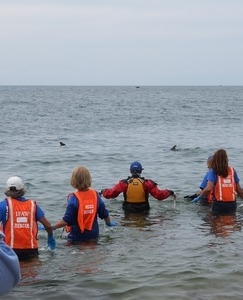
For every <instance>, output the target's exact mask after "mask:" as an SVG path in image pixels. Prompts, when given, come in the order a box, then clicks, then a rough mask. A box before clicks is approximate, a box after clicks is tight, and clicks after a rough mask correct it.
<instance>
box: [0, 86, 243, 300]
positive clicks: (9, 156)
mask: <svg viewBox="0 0 243 300" xmlns="http://www.w3.org/2000/svg"><path fill="white" fill-rule="evenodd" d="M0 105H1V118H0V133H1V135H0V136H1V140H0V142H1V147H0V157H1V168H0V188H1V190H2V198H4V194H3V191H4V187H5V182H6V180H7V179H8V178H9V177H10V176H13V175H18V176H21V177H22V178H23V180H24V181H25V183H26V186H27V188H28V190H27V194H26V196H28V197H30V198H32V199H35V200H36V201H37V202H38V203H39V205H40V206H41V207H42V209H43V210H44V211H45V213H46V216H47V218H48V219H49V220H50V222H51V223H54V222H56V221H58V220H59V219H61V218H62V216H63V213H64V211H65V205H66V197H67V195H68V193H69V192H71V191H72V188H71V186H70V184H69V179H70V175H71V172H72V170H73V169H74V168H75V167H76V166H77V165H84V166H86V167H87V168H88V169H89V170H90V172H91V175H92V178H93V188H95V189H97V190H101V189H103V188H108V187H112V186H113V185H114V184H115V183H116V182H117V181H118V180H119V179H122V178H126V177H127V176H128V175H129V165H130V163H131V162H132V161H134V160H139V161H140V162H141V163H142V165H143V167H144V171H143V175H144V176H145V177H147V178H151V179H153V180H154V181H156V182H157V183H158V185H159V187H160V188H161V189H163V188H165V189H166V188H167V189H171V190H174V191H175V192H176V194H177V201H176V202H174V201H173V199H172V198H169V199H167V200H166V201H157V200H156V199H154V198H153V197H150V205H151V211H150V214H149V215H148V216H147V217H142V216H130V217H126V216H124V214H123V211H122V195H120V196H119V197H117V198H116V199H112V200H106V199H104V201H105V203H106V206H107V208H108V209H109V211H110V215H111V218H112V219H113V220H115V221H116V222H117V223H118V226H117V227H113V228H109V227H106V226H105V225H104V222H103V221H102V220H100V221H99V222H100V238H99V240H98V242H97V243H87V244H84V245H80V246H71V247H67V246H65V245H64V244H65V239H66V234H65V233H64V232H63V231H62V229H59V230H56V231H55V237H56V241H57V248H56V251H55V253H54V254H53V253H50V252H49V251H48V250H47V248H46V238H47V235H46V234H45V232H40V233H39V246H40V256H39V258H38V259H36V260H33V261H28V262H21V274H22V279H21V282H20V283H19V285H18V286H17V287H16V288H15V289H14V290H13V291H12V292H11V293H10V294H9V295H6V296H5V297H3V298H4V299H60V298H61V297H62V298H63V299H80V298H82V299H102V300H110V299H125V300H134V299H148V298H149V299H153V300H154V299H155V300H157V299H166V300H172V299H195V300H204V299H205V300H206V299H214V300H216V299H221V300H222V299H234V300H237V299H242V297H243V287H242V276H243V266H242V264H241V261H242V260H243V250H242V249H243V234H242V230H241V229H242V222H243V220H242V216H243V208H241V207H238V209H237V213H236V216H234V217H219V218H215V219H214V218H212V217H211V215H210V208H208V207H204V206H201V205H200V204H192V203H190V202H189V201H188V200H186V199H184V196H185V195H187V194H192V193H194V192H196V191H197V190H198V186H199V184H200V183H201V180H202V178H203V176H204V174H205V173H206V171H207V169H206V159H207V157H208V156H209V155H211V154H213V153H214V151H216V150H217V149H219V148H224V149H226V150H227V153H228V156H229V162H230V164H231V165H232V166H234V167H235V169H236V171H237V173H238V176H239V177H240V179H242V178H243V163H242V158H243V150H242V148H243V123H242V113H243V87H240V86H231V87H229V86H214V87H213V86H210V87H203V86H200V87H195V86H192V87H189V86H187V87H183V86H181V87H163V86H161V87H159V86H155V87H154V86H153V87H152V86H151V87H149V86H140V87H139V88H138V87H135V86H126V87H125V86H118V87H115V86H114V87H105V86H97V87H95V86H90V87H78V86H74V87H71V86H62V87H60V86H58V87H54V86H48V87H45V86H37V87H34V86H26V87H25V86H17V87H14V86H1V87H0ZM60 141H62V142H63V143H65V144H66V146H64V147H60V144H59V143H60ZM174 145H177V150H178V151H170V148H171V147H172V146H174ZM242 185H243V183H242ZM242 201H243V200H241V199H238V203H239V204H241V203H243V202H242Z"/></svg>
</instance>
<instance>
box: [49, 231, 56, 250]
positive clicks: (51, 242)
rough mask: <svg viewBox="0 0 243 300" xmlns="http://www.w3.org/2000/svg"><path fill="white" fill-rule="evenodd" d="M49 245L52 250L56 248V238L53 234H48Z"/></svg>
mask: <svg viewBox="0 0 243 300" xmlns="http://www.w3.org/2000/svg"><path fill="white" fill-rule="evenodd" d="M47 245H48V248H49V249H50V250H51V251H54V250H55V249H56V240H55V239H54V237H53V235H49V234H48V238H47Z"/></svg>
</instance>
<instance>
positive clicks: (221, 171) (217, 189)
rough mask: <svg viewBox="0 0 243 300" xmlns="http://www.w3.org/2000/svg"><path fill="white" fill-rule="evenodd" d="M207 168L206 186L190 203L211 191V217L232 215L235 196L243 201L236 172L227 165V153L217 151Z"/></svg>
mask: <svg viewBox="0 0 243 300" xmlns="http://www.w3.org/2000/svg"><path fill="white" fill-rule="evenodd" d="M209 167H210V169H209V172H208V181H207V185H206V187H205V188H204V189H203V190H202V193H201V194H200V195H199V196H198V197H197V198H195V199H193V200H192V202H198V201H199V200H200V199H201V198H202V197H203V196H206V197H207V196H208V194H209V193H210V192H211V191H212V193H213V196H212V213H213V215H220V214H228V213H234V212H235V211H236V208H237V204H236V196H237V194H238V195H239V196H240V197H241V198H242V199H243V191H242V189H241V186H240V183H239V182H240V180H239V177H238V175H237V172H236V171H235V169H234V168H233V167H230V166H229V165H228V156H227V152H226V151H225V150H224V149H219V150H217V151H216V152H215V153H214V155H213V158H212V160H211V161H210V163H209Z"/></svg>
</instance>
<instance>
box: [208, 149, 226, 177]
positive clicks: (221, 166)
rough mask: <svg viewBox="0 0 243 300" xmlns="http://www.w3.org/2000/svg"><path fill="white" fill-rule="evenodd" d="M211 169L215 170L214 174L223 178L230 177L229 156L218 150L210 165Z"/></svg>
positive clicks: (222, 150)
mask: <svg viewBox="0 0 243 300" xmlns="http://www.w3.org/2000/svg"><path fill="white" fill-rule="evenodd" d="M209 167H210V168H212V169H213V170H214V172H215V173H216V174H217V175H219V176H222V177H227V175H228V167H229V165H228V155H227V152H226V151H225V150H224V149H219V150H217V151H216V152H215V153H214V155H213V157H212V159H211V161H210V163H209Z"/></svg>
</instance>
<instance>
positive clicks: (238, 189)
mask: <svg viewBox="0 0 243 300" xmlns="http://www.w3.org/2000/svg"><path fill="white" fill-rule="evenodd" d="M236 192H237V194H238V195H239V196H240V197H241V199H243V190H242V188H241V186H240V183H239V182H238V183H236Z"/></svg>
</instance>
